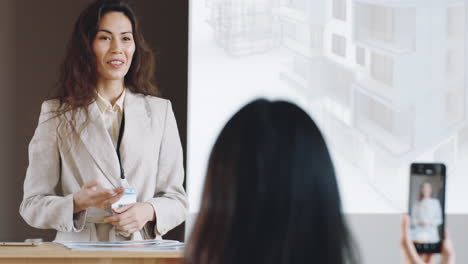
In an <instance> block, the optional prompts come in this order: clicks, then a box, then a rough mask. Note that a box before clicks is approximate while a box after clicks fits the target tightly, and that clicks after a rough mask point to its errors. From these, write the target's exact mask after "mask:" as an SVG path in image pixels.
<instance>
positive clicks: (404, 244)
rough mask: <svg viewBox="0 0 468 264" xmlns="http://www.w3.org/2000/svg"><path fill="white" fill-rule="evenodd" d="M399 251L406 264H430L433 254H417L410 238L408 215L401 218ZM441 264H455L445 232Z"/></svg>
mask: <svg viewBox="0 0 468 264" xmlns="http://www.w3.org/2000/svg"><path fill="white" fill-rule="evenodd" d="M400 242H401V249H402V251H403V258H404V259H405V263H408V264H427V263H431V260H432V258H433V256H434V254H429V253H424V254H418V252H417V251H416V248H415V246H414V244H413V241H412V240H411V237H410V219H409V216H408V215H403V216H402V218H401V241H400ZM442 264H455V251H454V249H453V246H452V241H451V240H450V238H449V236H448V233H447V231H446V232H445V239H444V241H443V242H442Z"/></svg>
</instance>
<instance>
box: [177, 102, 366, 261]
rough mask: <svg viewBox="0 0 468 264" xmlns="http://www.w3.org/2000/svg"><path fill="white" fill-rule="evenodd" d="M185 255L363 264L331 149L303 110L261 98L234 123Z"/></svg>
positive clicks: (216, 151) (223, 139)
mask: <svg viewBox="0 0 468 264" xmlns="http://www.w3.org/2000/svg"><path fill="white" fill-rule="evenodd" d="M185 253H186V258H185V263H186V264H244V263H258V264H261V263H270V264H302V263H327V264H344V263H359V259H360V258H359V253H358V252H357V249H356V245H355V244H353V239H352V236H351V234H350V232H349V230H348V227H347V225H346V221H345V218H344V216H343V214H342V213H341V202H340V195H339V192H338V186H337V182H336V177H335V171H334V168H333V164H332V160H331V158H330V155H329V152H328V148H327V146H326V144H325V141H324V139H323V136H322V134H321V132H320V130H319V129H318V127H317V126H316V125H315V123H314V121H313V120H312V119H311V118H310V117H309V116H308V115H307V114H306V113H305V112H304V111H303V110H302V109H301V108H299V107H298V106H296V105H294V104H291V103H288V102H281V101H279V102H269V101H266V100H257V101H254V102H252V103H250V104H248V105H247V106H245V107H244V108H242V109H241V110H240V111H239V112H237V113H236V114H235V115H234V116H233V117H232V118H231V119H230V120H229V121H228V123H227V124H226V125H225V127H224V128H223V129H222V131H221V133H220V135H219V136H218V138H217V140H216V142H215V144H214V146H213V149H212V152H211V155H210V159H209V161H208V170H207V175H206V180H205V185H204V190H203V195H202V202H201V208H200V213H199V215H198V218H197V221H196V223H195V226H194V228H193V231H192V233H191V235H190V240H189V242H188V245H187V248H186V252H185Z"/></svg>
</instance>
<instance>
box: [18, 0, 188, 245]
mask: <svg viewBox="0 0 468 264" xmlns="http://www.w3.org/2000/svg"><path fill="white" fill-rule="evenodd" d="M153 69H154V60H153V54H152V52H151V50H150V49H149V48H148V47H147V45H146V44H145V42H144V40H143V37H142V35H141V33H140V29H139V26H138V23H137V20H136V17H135V15H134V13H133V11H132V10H131V9H130V8H129V7H128V6H127V5H126V4H125V3H124V2H122V1H118V0H107V1H105V0H104V1H96V2H94V3H92V4H91V5H90V6H88V7H87V8H86V9H85V10H84V11H83V12H82V14H81V15H80V17H79V18H78V21H77V22H76V24H75V28H74V32H73V34H72V36H71V40H70V42H69V44H68V46H67V51H66V57H65V60H64V62H63V65H62V68H61V73H60V79H59V83H58V92H57V94H56V96H54V98H53V99H52V100H48V101H45V102H44V103H43V104H42V109H41V114H40V117H39V123H38V126H37V128H36V131H35V133H34V136H33V138H32V140H31V143H30V145H29V166H28V169H27V172H26V179H25V182H24V197H23V201H22V203H21V206H20V213H21V215H22V216H23V218H24V219H25V221H26V222H27V223H28V224H29V225H31V226H33V227H36V228H49V229H55V230H57V235H56V238H55V240H58V241H116V240H117V241H118V240H141V239H153V238H160V237H161V236H162V235H164V234H165V233H166V232H167V231H169V230H170V229H172V228H174V227H175V226H177V225H179V224H180V223H182V222H183V221H184V220H185V215H186V211H187V206H188V205H187V198H186V194H185V191H184V188H183V186H182V184H183V180H184V169H183V160H182V159H183V157H182V147H181V143H180V138H179V134H178V130H177V124H176V121H175V117H174V114H173V111H172V107H171V104H170V102H169V101H167V100H164V99H160V98H157V97H155V95H156V94H157V90H156V87H155V86H154V85H153V83H152V76H153V74H154V72H153ZM125 190H132V191H134V192H136V201H137V202H136V203H131V204H128V205H125V206H122V207H120V208H114V209H111V206H112V205H113V204H114V205H115V204H117V202H118V201H122V200H123V199H122V200H121V198H122V197H123V196H124V195H127V194H128V192H127V193H126V194H124V192H126V191H125Z"/></svg>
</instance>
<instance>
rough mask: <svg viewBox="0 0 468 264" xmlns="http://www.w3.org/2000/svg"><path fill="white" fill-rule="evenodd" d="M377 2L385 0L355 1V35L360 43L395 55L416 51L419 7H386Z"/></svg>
mask: <svg viewBox="0 0 468 264" xmlns="http://www.w3.org/2000/svg"><path fill="white" fill-rule="evenodd" d="M377 2H379V3H380V2H381V1H368V2H362V1H355V3H354V5H355V8H354V12H355V14H354V17H355V19H356V20H355V23H354V24H353V35H354V38H355V41H356V43H357V44H359V45H362V46H364V47H369V48H377V49H382V50H385V51H387V52H392V53H395V54H405V53H410V52H413V51H414V50H415V41H416V39H415V38H416V22H415V21H416V8H415V7H412V6H399V7H391V6H384V5H378V4H377ZM382 2H384V1H382ZM401 2H403V1H401Z"/></svg>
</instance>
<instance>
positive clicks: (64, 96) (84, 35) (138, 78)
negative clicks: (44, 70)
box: [50, 0, 159, 121]
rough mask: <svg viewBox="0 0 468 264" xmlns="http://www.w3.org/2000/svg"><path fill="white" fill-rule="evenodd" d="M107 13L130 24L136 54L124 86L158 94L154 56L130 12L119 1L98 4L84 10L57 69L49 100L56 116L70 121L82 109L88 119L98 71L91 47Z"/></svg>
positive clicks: (148, 93) (149, 93) (132, 90)
mask: <svg viewBox="0 0 468 264" xmlns="http://www.w3.org/2000/svg"><path fill="white" fill-rule="evenodd" d="M109 12H121V13H123V14H124V15H125V16H126V17H127V18H128V19H129V20H130V21H131V23H132V31H133V37H134V40H135V53H134V55H133V60H132V64H131V66H130V69H129V70H128V73H127V74H126V75H125V86H126V87H127V89H129V90H130V91H131V92H133V93H141V94H144V95H153V96H156V95H158V93H159V92H158V89H157V88H156V86H155V85H154V70H155V62H154V55H153V52H152V50H151V49H150V48H149V47H148V45H147V44H146V43H145V41H144V39H143V36H142V33H141V30H140V27H139V24H138V21H137V18H136V16H135V13H134V12H133V10H132V9H131V8H130V7H129V5H128V4H127V3H126V2H125V1H122V0H97V1H95V2H93V3H91V4H90V5H89V6H88V7H87V8H86V9H85V10H83V12H82V13H81V14H80V16H79V17H78V20H77V21H76V24H75V28H74V30H73V33H72V35H71V38H70V40H69V42H68V45H67V48H66V54H65V59H64V60H63V62H62V65H61V68H60V77H59V80H58V82H57V85H56V91H55V93H54V95H53V96H52V97H51V98H50V99H58V101H59V103H60V107H59V109H58V110H57V111H58V113H59V114H63V113H65V112H68V111H71V113H72V115H71V116H72V121H74V117H75V113H76V111H77V110H78V109H79V108H84V109H85V111H86V115H88V112H87V107H86V106H88V105H89V104H91V103H92V102H94V100H95V98H96V94H95V89H96V83H97V69H96V57H95V54H94V52H93V48H92V47H93V41H94V38H95V36H96V33H97V30H98V26H99V23H100V20H101V18H102V17H103V16H104V15H105V14H106V13H109Z"/></svg>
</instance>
